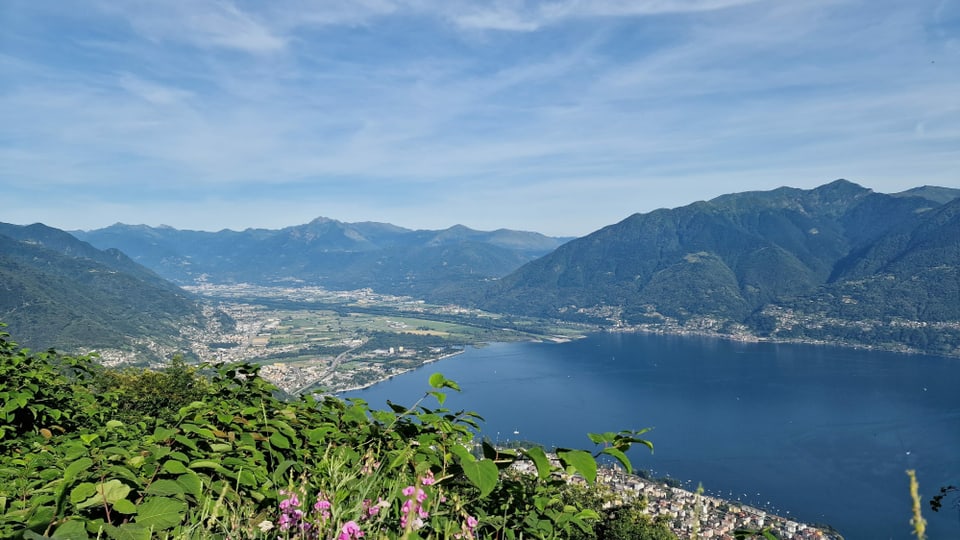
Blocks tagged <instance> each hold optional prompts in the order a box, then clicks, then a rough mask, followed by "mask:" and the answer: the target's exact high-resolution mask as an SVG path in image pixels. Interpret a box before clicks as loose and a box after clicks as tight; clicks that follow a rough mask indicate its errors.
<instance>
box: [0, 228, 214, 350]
mask: <svg viewBox="0 0 960 540" xmlns="http://www.w3.org/2000/svg"><path fill="white" fill-rule="evenodd" d="M0 283H2V285H0V289H2V291H3V294H2V295H0V320H3V321H5V322H6V323H7V324H8V325H9V327H10V330H11V331H13V332H16V333H17V335H18V336H19V337H20V340H21V343H22V344H23V345H26V346H29V347H31V348H33V349H46V348H50V347H56V348H60V349H65V350H76V349H78V348H81V347H90V348H94V349H120V350H131V351H133V350H136V351H138V352H140V353H142V355H143V356H142V358H143V359H157V358H158V356H163V355H162V354H161V353H160V352H159V351H160V350H162V349H168V350H171V351H173V350H176V351H178V352H179V351H186V350H189V347H188V345H187V342H186V341H185V339H184V338H183V337H181V330H182V329H183V328H184V327H188V326H189V327H194V328H198V327H201V326H203V325H204V324H205V322H206V321H205V318H204V316H203V313H202V310H201V308H200V306H199V304H198V303H197V301H196V300H195V299H194V298H193V297H192V296H191V295H189V294H188V293H186V292H184V291H183V290H182V289H180V288H179V287H176V286H175V285H173V284H171V283H169V282H166V281H165V280H163V279H161V278H160V277H158V276H157V275H156V274H154V273H153V272H150V271H149V270H147V269H145V268H143V267H141V266H140V265H138V264H136V263H134V262H133V261H131V260H130V259H129V258H127V257H126V256H125V255H123V254H122V253H120V252H119V251H116V250H109V251H100V250H97V249H96V248H94V247H92V246H90V245H89V244H87V243H85V242H81V241H79V240H77V239H76V238H73V237H72V236H71V235H69V234H67V233H64V232H63V231H59V230H57V229H52V228H50V227H46V226H43V225H31V226H29V227H20V226H16V225H8V224H0Z"/></svg>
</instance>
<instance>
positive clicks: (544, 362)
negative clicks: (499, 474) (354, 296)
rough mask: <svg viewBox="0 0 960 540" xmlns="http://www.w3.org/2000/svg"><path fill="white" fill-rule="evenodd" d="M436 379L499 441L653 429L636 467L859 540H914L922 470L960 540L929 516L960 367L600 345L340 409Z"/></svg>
mask: <svg viewBox="0 0 960 540" xmlns="http://www.w3.org/2000/svg"><path fill="white" fill-rule="evenodd" d="M435 372H440V373H443V374H444V375H445V376H446V377H447V378H449V379H453V380H455V381H457V382H458V383H459V384H460V386H461V388H462V392H459V393H457V392H453V391H450V392H448V394H449V395H448V399H447V403H446V406H447V407H449V408H451V409H467V410H472V411H476V412H478V413H479V414H480V415H482V416H483V417H484V418H485V420H486V422H485V424H484V431H483V434H484V435H485V436H486V437H489V438H490V439H492V440H500V441H505V440H509V439H524V440H534V441H538V442H540V443H542V444H544V445H546V446H553V445H557V446H573V447H579V448H592V443H591V442H590V441H589V440H588V439H587V437H586V434H587V433H588V432H597V431H617V430H620V429H635V428H644V427H652V428H654V429H653V431H651V432H649V433H648V434H647V436H648V438H649V439H650V440H652V441H653V443H654V445H655V448H656V452H655V453H654V454H652V455H651V454H650V453H649V451H647V450H645V449H636V450H634V451H632V453H631V459H632V461H633V463H634V465H635V466H636V467H638V468H643V469H650V470H652V471H654V473H655V474H657V475H658V476H666V475H669V476H672V477H674V478H676V479H678V480H681V481H682V482H683V483H684V484H685V485H687V486H689V488H690V489H696V485H697V483H702V484H703V486H704V489H705V490H706V491H707V492H708V493H709V494H711V495H717V496H721V497H724V498H727V499H731V500H740V501H742V502H745V503H749V504H752V505H754V506H758V507H761V508H766V509H768V510H770V511H773V512H776V513H778V514H780V515H784V516H789V517H793V518H795V519H798V520H800V521H804V522H808V523H828V524H830V525H832V526H834V527H836V528H837V529H838V530H839V531H840V532H841V533H842V534H844V535H845V537H846V538H847V539H848V540H878V539H886V538H891V539H898V540H899V539H908V538H911V535H910V530H911V529H910V525H909V520H910V517H911V514H910V507H911V503H910V497H909V493H908V481H907V476H906V475H905V473H904V471H905V470H906V469H916V470H917V475H918V478H919V481H920V492H921V495H922V496H923V497H924V516H925V517H926V518H927V520H928V522H929V528H928V532H929V533H930V534H929V538H930V539H931V540H938V539H947V538H950V539H954V538H960V515H958V513H957V511H956V510H955V509H952V508H951V509H946V508H945V509H943V510H941V512H940V513H933V512H931V511H930V510H929V508H928V507H927V503H926V500H927V499H929V497H930V495H933V494H935V493H936V491H937V490H938V488H939V486H941V485H945V484H953V485H960V391H958V383H960V360H958V359H950V358H939V357H931V356H913V355H902V354H895V353H883V352H873V351H863V350H855V349H845V348H836V347H825V346H815V345H795V344H789V345H788V344H774V343H738V342H732V341H725V340H718V339H709V338H695V337H680V336H660V335H650V334H598V335H594V336H590V337H588V338H586V339H582V340H577V341H573V342H569V343H560V344H556V343H505V344H492V345H490V346H487V347H482V348H471V349H468V350H467V351H466V352H465V353H464V354H461V355H459V356H456V357H453V358H450V359H446V360H443V361H441V362H437V363H433V364H428V365H426V366H424V367H423V368H420V369H418V370H416V371H412V372H409V373H406V374H404V375H400V376H398V377H395V378H393V379H391V380H389V381H386V382H384V383H381V384H378V385H376V386H374V387H371V388H368V389H365V390H359V391H353V392H348V393H345V394H343V395H342V397H359V398H362V399H364V400H366V401H368V402H369V403H370V404H371V405H373V406H375V407H385V406H386V405H385V402H386V400H387V399H390V400H391V401H394V402H398V403H403V404H406V405H410V404H412V403H413V402H415V401H416V400H417V399H419V398H420V397H421V396H422V395H423V393H424V392H425V391H426V390H427V389H428V384H427V378H428V377H429V375H430V374H432V373H435ZM431 400H432V398H431ZM429 403H430V406H435V405H436V402H435V401H430V402H429ZM515 432H516V433H515Z"/></svg>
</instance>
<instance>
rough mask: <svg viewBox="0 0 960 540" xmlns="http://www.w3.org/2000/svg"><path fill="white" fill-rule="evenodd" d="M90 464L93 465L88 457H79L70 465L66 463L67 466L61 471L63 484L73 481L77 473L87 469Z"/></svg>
mask: <svg viewBox="0 0 960 540" xmlns="http://www.w3.org/2000/svg"><path fill="white" fill-rule="evenodd" d="M91 466H93V460H92V459H90V458H88V457H85V458H80V459H78V460H76V461H74V462H73V463H71V464H70V465H67V468H66V469H64V471H63V481H64V484H69V483H70V482H73V480H74V479H75V478H76V477H77V475H78V474H80V473H81V472H82V471H85V470H87V469H89V468H90V467H91Z"/></svg>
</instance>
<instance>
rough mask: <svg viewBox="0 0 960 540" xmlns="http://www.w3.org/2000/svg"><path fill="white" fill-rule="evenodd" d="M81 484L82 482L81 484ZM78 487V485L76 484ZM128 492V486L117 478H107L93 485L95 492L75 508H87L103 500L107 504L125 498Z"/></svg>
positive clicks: (99, 503)
mask: <svg viewBox="0 0 960 540" xmlns="http://www.w3.org/2000/svg"><path fill="white" fill-rule="evenodd" d="M81 485H83V484H81ZM78 487H79V486H78ZM129 494H130V486H128V485H126V484H124V483H123V482H121V481H119V480H107V481H106V482H103V483H102V484H97V485H96V486H95V492H94V495H93V496H92V497H90V498H89V499H87V500H85V501H83V502H82V503H80V504H78V505H77V508H89V507H91V506H99V505H102V504H103V503H104V502H106V503H107V504H111V505H112V504H113V503H115V502H117V501H119V500H120V499H126V498H127V495H129ZM70 498H71V499H72V498H73V494H72V493H71V494H70Z"/></svg>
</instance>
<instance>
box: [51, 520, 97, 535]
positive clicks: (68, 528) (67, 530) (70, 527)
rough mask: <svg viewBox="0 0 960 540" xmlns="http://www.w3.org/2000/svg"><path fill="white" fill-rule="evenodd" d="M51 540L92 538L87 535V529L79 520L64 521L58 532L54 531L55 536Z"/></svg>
mask: <svg viewBox="0 0 960 540" xmlns="http://www.w3.org/2000/svg"><path fill="white" fill-rule="evenodd" d="M50 538H62V539H63V540H87V539H89V538H90V535H89V534H87V529H86V527H84V525H83V522H82V521H80V520H77V519H70V520H67V521H64V522H63V523H61V524H60V526H59V527H57V530H55V531H53V535H52V536H51V537H50Z"/></svg>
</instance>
